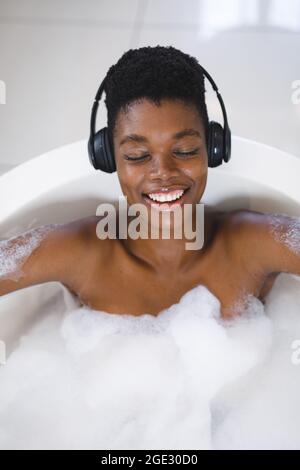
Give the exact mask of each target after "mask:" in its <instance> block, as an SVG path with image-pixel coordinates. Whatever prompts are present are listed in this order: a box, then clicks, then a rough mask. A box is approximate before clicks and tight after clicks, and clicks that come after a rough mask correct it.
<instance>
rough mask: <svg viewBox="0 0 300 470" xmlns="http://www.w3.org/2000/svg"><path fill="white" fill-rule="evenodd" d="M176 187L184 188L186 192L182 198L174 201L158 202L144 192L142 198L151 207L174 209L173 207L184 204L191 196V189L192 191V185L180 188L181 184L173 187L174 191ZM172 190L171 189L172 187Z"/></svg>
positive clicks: (162, 209)
mask: <svg viewBox="0 0 300 470" xmlns="http://www.w3.org/2000/svg"><path fill="white" fill-rule="evenodd" d="M175 189H183V190H184V193H183V195H182V196H181V198H180V199H176V201H173V202H172V201H166V202H162V203H159V202H156V201H152V199H150V198H149V197H148V196H146V195H145V194H142V198H143V200H144V201H145V202H146V204H147V205H148V206H149V207H150V208H151V207H153V208H154V209H157V210H160V211H164V210H172V208H175V207H177V206H182V205H183V204H184V203H185V200H186V198H187V197H188V196H189V191H190V189H191V188H190V187H189V188H183V187H181V188H180V187H179V186H177V187H176V188H175V187H173V188H172V191H174V190H175ZM170 191H171V189H170ZM152 192H155V191H152ZM165 192H166V191H165ZM149 193H150V194H151V191H149Z"/></svg>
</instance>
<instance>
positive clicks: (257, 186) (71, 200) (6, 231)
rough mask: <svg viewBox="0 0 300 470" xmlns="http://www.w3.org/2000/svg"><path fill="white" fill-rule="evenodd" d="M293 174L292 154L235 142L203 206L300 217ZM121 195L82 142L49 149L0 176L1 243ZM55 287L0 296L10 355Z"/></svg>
mask: <svg viewBox="0 0 300 470" xmlns="http://www.w3.org/2000/svg"><path fill="white" fill-rule="evenodd" d="M299 175H300V159H298V158H297V157H294V156H292V155H288V154H286V153H284V152H282V151H280V150H277V149H275V148H271V147H269V146H266V145H263V144H259V143H256V142H252V141H249V140H246V139H243V138H239V137H233V142H232V159H231V161H230V162H229V163H228V164H223V165H222V166H221V167H218V168H215V169H209V176H208V185H207V188H206V191H205V197H204V202H205V203H207V204H210V205H216V206H218V207H220V208H223V209H225V210H230V209H234V208H247V209H254V210H255V209H256V210H261V211H265V212H268V211H269V212H282V213H287V214H289V215H299V213H300V185H299ZM121 194H122V193H121V188H120V186H119V182H118V178H117V174H116V173H114V174H108V173H103V172H99V171H95V170H94V169H93V168H92V166H91V165H90V163H89V160H88V156H87V148H86V141H79V142H75V143H73V144H70V145H67V146H64V147H61V148H58V149H55V150H53V151H51V152H48V153H46V154H44V155H41V156H39V157H36V158H34V159H32V160H30V161H28V162H26V163H24V164H22V165H20V166H18V167H16V168H14V169H13V170H11V171H9V172H8V173H6V174H4V175H2V176H1V177H0V201H1V205H0V222H1V225H0V239H1V238H8V237H10V236H13V235H15V234H18V233H21V232H22V231H25V230H27V229H29V228H33V227H36V226H39V225H42V224H46V223H61V222H67V221H71V220H74V219H78V218H80V217H83V216H86V215H90V214H94V213H95V210H96V207H97V206H98V204H99V202H100V201H104V200H107V201H110V200H117V198H118V195H121ZM61 289H62V286H61V285H60V284H58V283H48V284H46V285H45V284H44V285H40V286H33V287H30V288H28V289H23V290H21V291H17V292H14V293H11V294H9V295H7V296H4V297H2V298H1V299H0V340H4V341H5V342H6V345H7V352H8V354H9V352H10V351H11V350H12V349H13V347H14V344H15V343H16V342H17V341H18V340H19V338H20V336H21V335H22V333H23V332H24V331H26V329H27V327H28V326H29V325H31V324H32V322H33V321H35V320H37V319H38V312H39V311H40V306H41V304H46V303H47V302H49V299H50V298H52V296H53V295H56V294H57V293H58V290H60V292H61ZM33 292H34V294H35V295H33Z"/></svg>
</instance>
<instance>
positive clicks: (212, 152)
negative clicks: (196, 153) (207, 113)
mask: <svg viewBox="0 0 300 470" xmlns="http://www.w3.org/2000/svg"><path fill="white" fill-rule="evenodd" d="M207 153H208V166H209V167H210V168H215V167H216V166H219V165H221V164H222V162H223V155H224V130H223V127H222V126H221V124H219V123H218V122H215V121H210V122H209V130H208V146H207Z"/></svg>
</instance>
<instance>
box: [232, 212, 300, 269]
mask: <svg viewBox="0 0 300 470" xmlns="http://www.w3.org/2000/svg"><path fill="white" fill-rule="evenodd" d="M225 225H226V228H227V230H226V233H227V239H228V243H229V244H230V246H231V247H232V248H233V249H234V251H235V253H236V254H237V255H238V256H240V257H241V258H242V259H243V260H244V262H245V263H247V264H248V265H249V267H251V266H252V267H254V268H255V267H259V268H261V270H263V271H264V272H266V273H274V272H290V273H296V274H298V273H299V272H300V218H299V217H292V216H289V215H287V214H284V213H282V214H280V213H269V212H267V213H265V212H259V211H252V210H246V209H242V210H236V211H232V212H231V213H229V214H228V216H227V218H226V224H225Z"/></svg>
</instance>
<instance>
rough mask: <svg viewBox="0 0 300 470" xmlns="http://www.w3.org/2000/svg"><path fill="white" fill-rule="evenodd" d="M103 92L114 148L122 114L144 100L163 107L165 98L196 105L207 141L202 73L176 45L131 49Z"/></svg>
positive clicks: (111, 71)
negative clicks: (117, 127) (161, 102)
mask: <svg viewBox="0 0 300 470" xmlns="http://www.w3.org/2000/svg"><path fill="white" fill-rule="evenodd" d="M104 91H105V95H106V98H105V104H106V108H107V127H108V136H109V139H110V142H111V145H113V135H114V132H115V125H116V119H117V116H118V113H119V111H125V112H126V110H127V109H128V106H129V105H130V104H131V103H133V102H135V101H139V100H141V99H143V98H147V99H148V100H149V101H152V102H154V103H155V104H156V105H160V100H161V99H163V98H171V99H180V100H182V101H183V102H185V103H187V104H193V105H195V106H196V108H197V110H198V112H199V116H200V118H201V120H202V122H203V125H204V130H205V137H206V142H207V141H208V140H207V139H208V123H209V120H208V114H207V107H206V103H205V86H204V75H203V71H202V69H201V67H200V65H199V63H198V61H197V59H196V58H194V57H192V56H190V55H188V54H185V53H184V52H182V51H180V50H178V49H176V48H175V47H173V46H167V47H164V46H159V45H158V46H155V47H151V46H147V47H141V48H139V49H130V50H128V51H127V52H125V53H124V54H123V55H122V56H121V58H120V59H119V60H118V62H117V63H116V64H115V65H112V66H111V67H110V69H109V70H108V72H107V75H106V77H105V84H104ZM112 148H113V147H112Z"/></svg>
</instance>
